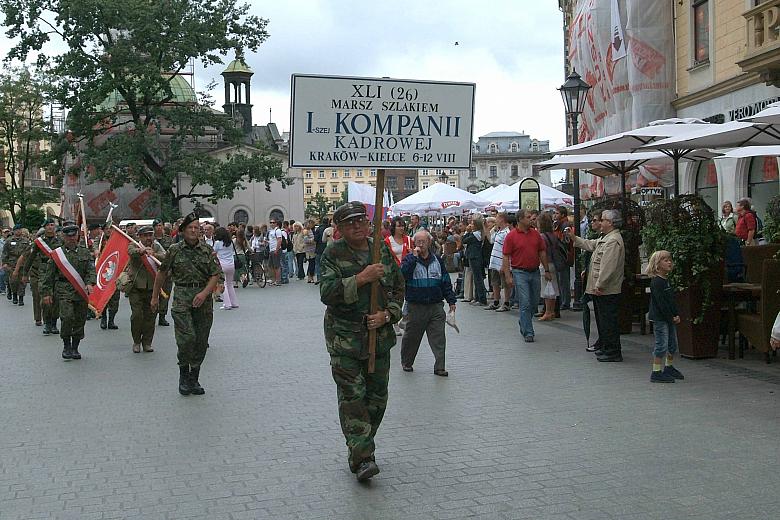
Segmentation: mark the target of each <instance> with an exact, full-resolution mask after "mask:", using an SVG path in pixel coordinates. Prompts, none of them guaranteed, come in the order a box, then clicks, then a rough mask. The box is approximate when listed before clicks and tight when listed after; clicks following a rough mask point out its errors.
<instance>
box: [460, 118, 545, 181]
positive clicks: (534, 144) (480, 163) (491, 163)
mask: <svg viewBox="0 0 780 520" xmlns="http://www.w3.org/2000/svg"><path fill="white" fill-rule="evenodd" d="M473 146H474V148H473V150H472V155H471V165H472V166H471V169H470V170H468V171H467V170H460V173H459V175H458V177H459V187H460V188H463V189H465V190H467V191H470V192H471V193H476V192H478V191H480V190H482V189H484V188H485V187H487V186H497V185H499V184H514V183H515V182H517V181H519V180H520V179H522V178H524V177H535V178H536V179H537V180H538V181H539V182H540V183H542V184H547V185H550V172H549V171H542V172H534V169H533V165H534V164H535V163H538V162H541V161H544V160H546V159H550V158H551V157H552V154H550V141H540V140H538V139H532V138H531V137H530V136H528V135H526V134H523V133H519V132H491V133H489V134H485V135H483V136H480V138H479V139H478V140H477V142H476V143H474V145H473Z"/></svg>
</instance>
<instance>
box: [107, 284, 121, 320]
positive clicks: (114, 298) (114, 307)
mask: <svg viewBox="0 0 780 520" xmlns="http://www.w3.org/2000/svg"><path fill="white" fill-rule="evenodd" d="M121 294H122V293H121V291H120V290H119V289H117V290H116V291H114V294H113V295H111V299H110V300H108V303H107V304H106V308H105V309H103V312H109V313H111V314H116V313H117V312H119V296H120V295H121Z"/></svg>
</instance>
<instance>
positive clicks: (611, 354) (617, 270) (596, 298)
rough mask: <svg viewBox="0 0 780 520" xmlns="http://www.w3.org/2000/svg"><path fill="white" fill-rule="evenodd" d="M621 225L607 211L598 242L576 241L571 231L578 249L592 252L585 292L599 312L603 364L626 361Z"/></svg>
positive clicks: (612, 212) (617, 215) (616, 216)
mask: <svg viewBox="0 0 780 520" xmlns="http://www.w3.org/2000/svg"><path fill="white" fill-rule="evenodd" d="M621 223H622V222H621V217H620V212H619V211H617V210H604V211H602V212H601V232H602V233H603V234H604V236H603V237H601V238H599V239H597V240H585V239H582V238H580V237H574V233H573V232H572V231H573V230H571V229H570V230H569V233H570V236H572V237H573V240H574V245H575V246H577V247H579V248H580V249H585V250H586V251H593V256H592V257H591V261H590V270H589V272H588V283H587V285H586V287H585V292H586V293H588V294H590V295H591V298H592V299H593V306H594V309H595V311H596V327H597V328H598V331H599V341H600V343H601V349H600V350H597V351H596V357H597V359H598V360H599V361H602V362H620V361H623V355H622V352H621V346H620V325H619V321H618V314H619V313H618V311H619V309H620V293H621V291H622V287H623V277H624V273H623V270H624V268H625V261H626V252H625V247H624V245H623V237H622V236H621V235H620V230H619V229H618V226H620V225H621Z"/></svg>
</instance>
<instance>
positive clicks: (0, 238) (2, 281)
mask: <svg viewBox="0 0 780 520" xmlns="http://www.w3.org/2000/svg"><path fill="white" fill-rule="evenodd" d="M7 235H8V230H6V229H3V230H2V233H0V255H2V253H3V248H4V247H5V237H6V236H7ZM5 287H6V273H5V267H4V266H3V264H2V262H0V294H3V293H5Z"/></svg>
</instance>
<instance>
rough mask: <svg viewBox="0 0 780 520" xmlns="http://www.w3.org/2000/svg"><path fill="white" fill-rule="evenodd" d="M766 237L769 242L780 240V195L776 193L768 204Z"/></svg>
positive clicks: (765, 223)
mask: <svg viewBox="0 0 780 520" xmlns="http://www.w3.org/2000/svg"><path fill="white" fill-rule="evenodd" d="M764 238H765V239H766V241H767V242H774V243H778V242H780V195H775V196H774V197H772V199H771V200H770V201H769V204H767V205H766V218H765V219H764Z"/></svg>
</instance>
